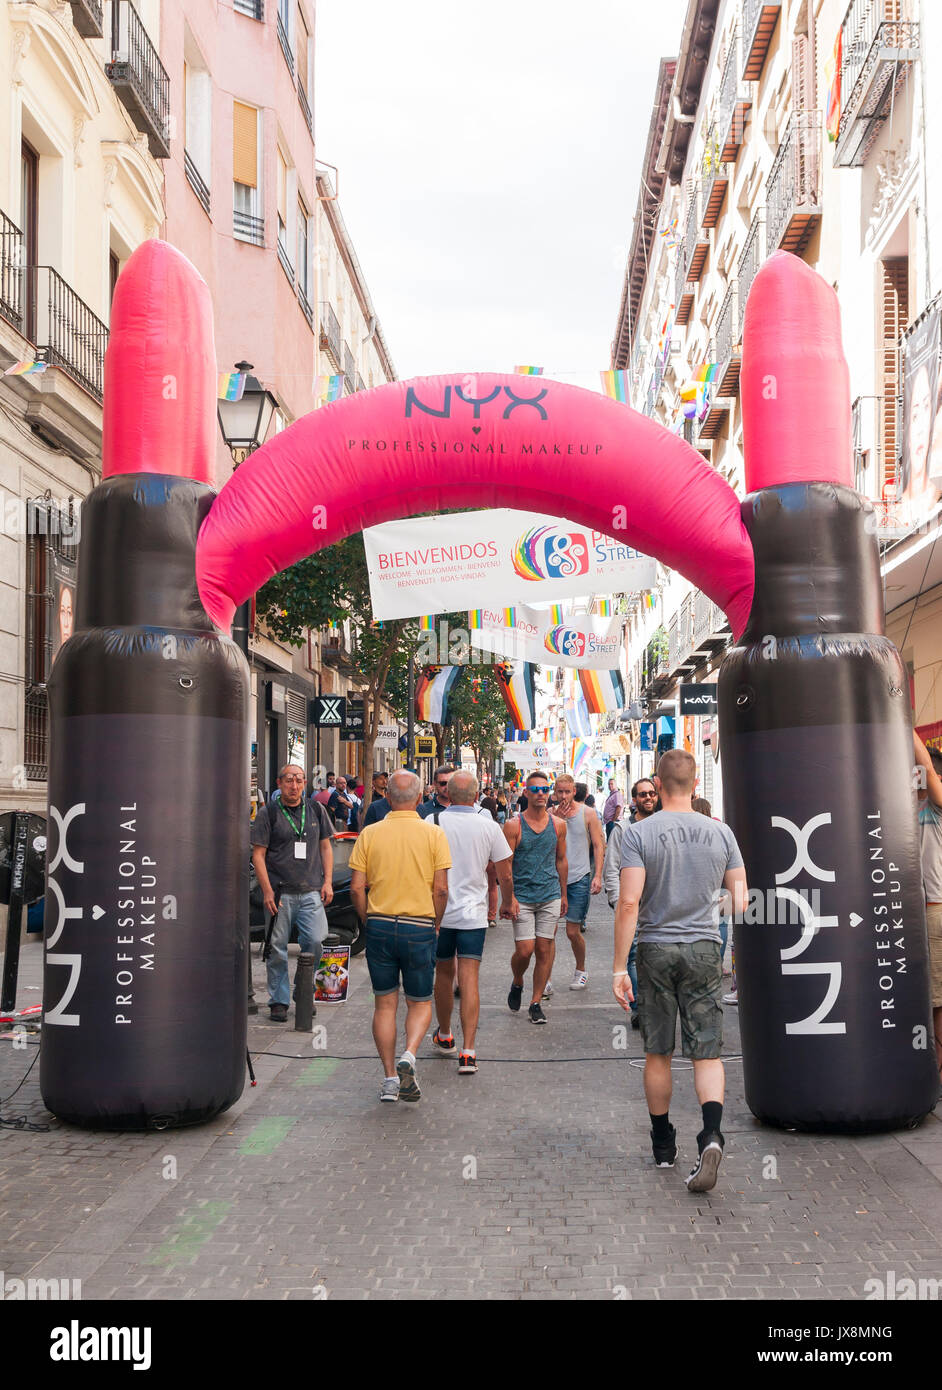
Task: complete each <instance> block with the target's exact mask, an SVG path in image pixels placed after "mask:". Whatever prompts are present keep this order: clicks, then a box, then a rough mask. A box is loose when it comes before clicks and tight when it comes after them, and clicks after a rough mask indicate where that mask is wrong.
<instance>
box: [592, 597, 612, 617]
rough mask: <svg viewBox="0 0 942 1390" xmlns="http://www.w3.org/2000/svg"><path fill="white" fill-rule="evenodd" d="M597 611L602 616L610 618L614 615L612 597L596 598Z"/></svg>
mask: <svg viewBox="0 0 942 1390" xmlns="http://www.w3.org/2000/svg"><path fill="white" fill-rule="evenodd" d="M595 611H596V613H597V614H598V615H599V617H600V618H610V617H611V616H612V600H611V599H610V598H598V599H596V600H595Z"/></svg>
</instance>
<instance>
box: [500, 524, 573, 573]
mask: <svg viewBox="0 0 942 1390" xmlns="http://www.w3.org/2000/svg"><path fill="white" fill-rule="evenodd" d="M512 558H513V567H514V573H515V574H517V575H519V577H520V578H521V579H571V578H573V577H574V576H575V575H580V574H588V572H589V543H588V541H587V540H586V538H585V536H584V535H583V534H582V532H581V531H556V530H554V529H553V527H552V526H536V527H534V528H533V530H532V531H527V532H525V534H524V535H522V536H521V537H520V539H519V540H518V541H517V544H516V545H515V546H514V548H513V552H512Z"/></svg>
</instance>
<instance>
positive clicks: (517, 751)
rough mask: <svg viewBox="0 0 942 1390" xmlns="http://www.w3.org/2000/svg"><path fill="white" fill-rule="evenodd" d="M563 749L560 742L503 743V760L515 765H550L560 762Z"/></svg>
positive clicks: (530, 766)
mask: <svg viewBox="0 0 942 1390" xmlns="http://www.w3.org/2000/svg"><path fill="white" fill-rule="evenodd" d="M564 753H565V749H564V747H563V745H562V744H561V743H533V742H525V743H505V744H504V762H505V763H513V764H514V765H515V766H516V767H525V768H528V769H530V768H535V767H551V766H552V765H553V764H556V763H559V764H562V762H563V757H564Z"/></svg>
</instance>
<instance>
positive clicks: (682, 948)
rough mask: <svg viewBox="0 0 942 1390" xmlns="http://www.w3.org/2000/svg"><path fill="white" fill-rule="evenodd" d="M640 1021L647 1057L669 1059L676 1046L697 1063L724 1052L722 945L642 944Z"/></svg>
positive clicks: (709, 942) (703, 943)
mask: <svg viewBox="0 0 942 1390" xmlns="http://www.w3.org/2000/svg"><path fill="white" fill-rule="evenodd" d="M636 959H637V967H638V1020H639V1023H640V1026H641V1037H642V1041H643V1043H644V1050H645V1052H653V1053H657V1054H658V1055H659V1056H666V1055H668V1054H669V1053H672V1052H673V1051H674V1048H675V1046H676V1042H677V1015H678V1013H679V1014H680V1036H681V1043H682V1047H683V1054H684V1056H685V1057H689V1058H690V1059H691V1060H692V1061H697V1062H700V1061H706V1060H707V1059H708V1058H712V1057H719V1055H720V1052H721V1050H722V1047H723V1005H722V997H723V954H722V950H721V947H720V943H719V942H718V941H707V940H703V941H692V942H689V943H685V944H680V943H678V944H675V945H669V946H668V945H664V946H659V945H656V944H655V943H654V942H646V941H641V942H639V943H638V952H637V958H636Z"/></svg>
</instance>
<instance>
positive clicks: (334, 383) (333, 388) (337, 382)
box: [314, 376, 343, 405]
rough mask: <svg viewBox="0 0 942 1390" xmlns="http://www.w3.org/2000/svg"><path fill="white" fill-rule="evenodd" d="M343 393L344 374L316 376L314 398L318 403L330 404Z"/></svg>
mask: <svg viewBox="0 0 942 1390" xmlns="http://www.w3.org/2000/svg"><path fill="white" fill-rule="evenodd" d="M342 395H343V377H342V376H316V377H315V378H314V399H315V401H316V402H317V404H318V405H330V403H331V401H336V400H339V398H340V397H341V396H342Z"/></svg>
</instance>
